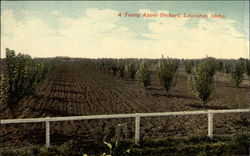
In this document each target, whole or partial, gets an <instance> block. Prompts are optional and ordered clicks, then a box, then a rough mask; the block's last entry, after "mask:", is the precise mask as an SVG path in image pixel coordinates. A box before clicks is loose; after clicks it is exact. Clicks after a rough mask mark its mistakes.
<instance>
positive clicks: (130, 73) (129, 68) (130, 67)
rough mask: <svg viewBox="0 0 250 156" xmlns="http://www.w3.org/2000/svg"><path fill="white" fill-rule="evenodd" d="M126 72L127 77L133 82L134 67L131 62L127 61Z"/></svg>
mask: <svg viewBox="0 0 250 156" xmlns="http://www.w3.org/2000/svg"><path fill="white" fill-rule="evenodd" d="M125 70H126V73H127V74H128V77H129V78H130V80H131V81H132V82H133V81H134V79H135V75H136V67H135V65H134V64H133V63H129V64H127V66H126V69H125Z"/></svg>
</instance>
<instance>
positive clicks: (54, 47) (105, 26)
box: [1, 8, 249, 58]
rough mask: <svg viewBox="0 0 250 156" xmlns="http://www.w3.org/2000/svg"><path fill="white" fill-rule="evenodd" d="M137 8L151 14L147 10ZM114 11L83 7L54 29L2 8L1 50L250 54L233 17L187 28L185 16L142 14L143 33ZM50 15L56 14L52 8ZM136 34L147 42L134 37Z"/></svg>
mask: <svg viewBox="0 0 250 156" xmlns="http://www.w3.org/2000/svg"><path fill="white" fill-rule="evenodd" d="M139 12H143V13H144V12H147V13H153V11H150V10H148V9H142V10H139ZM156 12H157V13H160V12H164V13H167V12H168V11H166V10H160V11H159V10H158V11H156ZM118 13H119V12H118V11H116V10H111V9H97V8H91V9H86V10H85V12H84V14H83V15H81V16H79V17H78V18H72V17H62V16H60V17H57V19H58V20H57V21H54V22H58V25H60V27H58V28H56V29H55V28H52V27H50V26H49V24H48V23H47V21H44V20H42V19H41V18H39V17H38V16H36V17H35V16H29V14H31V13H30V12H25V14H27V18H25V19H24V20H20V19H18V18H16V17H15V16H14V13H13V11H11V10H4V11H3V12H2V15H1V21H2V23H1V26H2V28H1V29H2V30H3V31H2V34H1V45H2V46H1V51H2V52H4V51H5V48H11V49H15V50H17V51H20V52H24V53H28V54H30V55H32V56H35V57H49V56H71V57H90V58H97V57H115V58H121V57H139V58H143V57H144V58H145V57H147V58H160V57H161V55H162V54H163V55H164V56H169V57H178V58H202V57H205V56H206V55H209V56H213V57H218V58H239V57H248V54H247V52H248V50H249V41H247V40H246V39H245V35H243V34H241V33H239V32H238V31H237V30H236V28H235V24H236V23H235V21H234V20H230V19H209V20H207V19H197V20H198V21H197V25H195V26H193V27H191V28H190V27H187V25H188V22H190V19H188V18H185V19H181V18H178V19H176V18H151V19H150V20H146V19H144V18H141V19H138V20H142V22H141V24H143V25H144V28H145V29H147V30H148V31H147V33H141V32H140V31H139V32H137V31H135V29H134V28H135V27H136V25H135V24H133V25H132V24H131V25H128V24H124V23H126V20H131V19H127V18H120V17H119V18H118V17H117V14H118ZM51 14H54V15H59V14H60V12H58V11H56V10H54V11H52V12H51ZM143 21H144V22H143ZM138 35H139V36H142V37H145V38H147V40H146V39H142V38H140V39H138V38H137V36H138ZM2 56H3V53H2Z"/></svg>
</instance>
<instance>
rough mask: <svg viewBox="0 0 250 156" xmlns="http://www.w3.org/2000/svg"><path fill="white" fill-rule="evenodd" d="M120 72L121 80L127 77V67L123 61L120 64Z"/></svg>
mask: <svg viewBox="0 0 250 156" xmlns="http://www.w3.org/2000/svg"><path fill="white" fill-rule="evenodd" d="M118 71H119V76H120V78H122V79H123V78H124V75H125V65H124V63H123V62H121V61H119V62H118Z"/></svg>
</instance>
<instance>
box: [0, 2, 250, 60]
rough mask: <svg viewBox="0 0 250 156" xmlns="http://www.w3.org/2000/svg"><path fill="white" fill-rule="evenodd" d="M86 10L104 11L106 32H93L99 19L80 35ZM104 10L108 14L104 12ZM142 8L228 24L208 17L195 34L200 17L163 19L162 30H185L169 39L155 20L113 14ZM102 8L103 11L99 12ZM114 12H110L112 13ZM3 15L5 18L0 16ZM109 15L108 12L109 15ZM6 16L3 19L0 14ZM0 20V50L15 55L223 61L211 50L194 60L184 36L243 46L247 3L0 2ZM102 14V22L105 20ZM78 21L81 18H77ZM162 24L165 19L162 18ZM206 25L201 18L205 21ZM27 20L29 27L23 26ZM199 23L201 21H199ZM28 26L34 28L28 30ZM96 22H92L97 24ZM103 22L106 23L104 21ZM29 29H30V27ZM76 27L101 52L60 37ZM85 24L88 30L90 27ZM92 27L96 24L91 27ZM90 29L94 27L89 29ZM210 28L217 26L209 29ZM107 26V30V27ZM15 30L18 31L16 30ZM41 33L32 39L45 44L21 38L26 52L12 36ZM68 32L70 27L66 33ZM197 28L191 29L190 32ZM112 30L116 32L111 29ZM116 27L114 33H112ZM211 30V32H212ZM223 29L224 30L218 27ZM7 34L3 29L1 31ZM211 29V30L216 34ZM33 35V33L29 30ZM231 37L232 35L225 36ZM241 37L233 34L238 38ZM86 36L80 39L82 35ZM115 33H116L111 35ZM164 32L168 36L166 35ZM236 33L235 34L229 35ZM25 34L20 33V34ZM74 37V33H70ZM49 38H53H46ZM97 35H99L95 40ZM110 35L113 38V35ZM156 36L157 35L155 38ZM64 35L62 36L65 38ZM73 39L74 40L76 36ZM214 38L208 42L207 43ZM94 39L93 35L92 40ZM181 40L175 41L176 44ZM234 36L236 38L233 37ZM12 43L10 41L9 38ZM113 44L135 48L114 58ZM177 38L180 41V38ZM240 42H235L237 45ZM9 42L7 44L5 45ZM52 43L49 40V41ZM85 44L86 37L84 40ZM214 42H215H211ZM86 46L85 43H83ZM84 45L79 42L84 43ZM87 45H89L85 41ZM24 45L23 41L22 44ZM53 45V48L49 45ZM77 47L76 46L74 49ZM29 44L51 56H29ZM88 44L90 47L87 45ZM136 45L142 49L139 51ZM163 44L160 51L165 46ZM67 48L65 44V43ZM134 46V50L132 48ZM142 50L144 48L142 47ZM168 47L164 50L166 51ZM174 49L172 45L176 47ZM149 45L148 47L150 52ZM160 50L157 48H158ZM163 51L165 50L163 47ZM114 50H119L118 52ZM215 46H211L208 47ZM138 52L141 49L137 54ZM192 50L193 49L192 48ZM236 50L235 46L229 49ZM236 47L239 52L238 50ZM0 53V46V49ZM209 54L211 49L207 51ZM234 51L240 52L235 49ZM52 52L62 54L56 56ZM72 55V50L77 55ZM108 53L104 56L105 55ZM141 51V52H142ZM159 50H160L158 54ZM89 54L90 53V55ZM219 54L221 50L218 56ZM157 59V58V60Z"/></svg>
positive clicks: (247, 9) (240, 52)
mask: <svg viewBox="0 0 250 156" xmlns="http://www.w3.org/2000/svg"><path fill="white" fill-rule="evenodd" d="M89 9H96V11H95V12H94V13H95V14H96V15H100V14H102V12H103V11H104V14H107V16H110V18H113V19H114V21H113V20H110V19H108V20H110V23H111V24H112V26H111V27H112V29H109V28H107V29H106V28H105V30H103V31H105V32H103V31H102V32H99V30H98V31H97V30H96V29H97V28H99V27H100V26H101V24H104V23H102V22H100V20H98V21H95V19H93V23H94V22H100V26H97V28H96V29H95V30H92V29H89V28H88V31H87V30H86V31H87V32H82V31H84V30H83V29H85V28H83V27H84V26H86V25H85V24H84V22H86V21H88V22H90V23H91V18H95V17H92V16H89V18H90V19H87V16H88V15H87V11H88V10H89ZM107 9H108V10H110V11H111V12H110V13H107V12H109V11H107ZM142 9H147V10H150V11H152V12H157V11H159V10H162V11H168V12H170V13H202V14H208V13H217V14H222V15H225V19H223V20H230V21H222V22H216V23H215V25H213V19H212V20H211V19H209V20H207V21H208V22H205V23H206V26H205V27H206V29H207V28H208V29H209V30H210V29H211V32H207V31H206V32H201V30H200V29H201V28H199V29H198V27H199V26H200V25H201V24H202V20H204V19H198V18H196V19H189V20H188V21H185V24H183V23H182V22H180V20H179V21H178V19H176V22H174V21H173V22H170V23H168V21H166V23H165V24H166V28H167V26H169V24H172V25H173V27H176V28H178V27H180V28H182V27H184V28H186V30H185V31H180V33H178V31H176V32H173V34H174V33H175V34H174V37H173V38H172V40H171V39H169V38H171V31H164V30H162V29H164V27H163V26H160V25H161V23H160V22H159V21H155V20H145V19H143V18H120V19H117V18H119V17H117V16H116V13H117V12H121V13H124V12H130V13H139V11H140V10H142ZM105 10H106V11H105ZM112 11H114V12H112ZM4 13H5V14H4ZM112 13H113V14H112ZM3 15H6V17H5V18H3V17H2V16H3ZM1 17H2V21H1V22H2V23H3V24H1V25H3V26H2V27H1V29H2V31H1V39H3V40H4V41H1V43H2V46H3V47H4V48H5V47H8V48H11V49H16V50H18V51H22V50H24V51H25V52H28V53H30V54H31V55H32V56H55V55H69V56H76V57H152V58H157V57H160V56H161V55H160V54H161V53H163V51H167V49H169V52H167V53H166V54H165V55H170V57H182V54H183V53H185V54H183V57H184V58H187V57H202V56H205V54H208V55H211V56H213V55H215V56H214V57H223V55H216V54H217V53H218V52H212V53H211V54H210V53H209V52H208V50H207V51H205V52H201V53H200V55H198V56H197V54H198V53H199V52H198V51H196V52H195V55H193V54H191V52H192V51H194V49H193V46H189V45H191V44H194V45H195V42H196V40H197V39H196V40H193V41H190V39H188V38H192V33H193V32H197V33H198V35H200V36H197V38H199V37H203V38H204V39H202V40H205V38H206V35H207V36H208V38H209V39H210V42H209V43H207V45H206V43H205V41H204V42H202V43H201V44H203V45H202V46H203V47H204V46H211V45H215V44H218V45H217V46H219V45H220V44H219V43H220V41H223V40H225V39H226V38H227V37H228V38H229V40H230V42H228V43H225V45H221V46H222V47H225V46H227V44H231V43H237V46H242V43H241V42H243V39H244V41H245V42H246V43H247V42H248V43H249V2H248V1H238V2H237V1H212V2H211V1H192V2H188V1H176V2H171V1H165V2H164V1H158V2H142V1H139V2H131V1H120V2H117V1H103V2H102V1H93V2H86V1H73V2H69V1H60V2H57V1H43V2H42V1H12V2H11V1H3V2H2V1H1ZM65 18H67V19H70V20H71V21H70V22H72V24H71V23H70V22H69V23H65V22H64V23H63V24H62V20H63V19H65ZM106 18H107V17H106V16H105V20H106ZM6 19H11V20H6ZM81 19H82V20H81ZM165 20H168V19H165ZM205 21H206V20H205ZM8 22H10V23H11V22H14V23H13V25H9V27H13V29H11V30H9V29H10V28H6V27H4V25H7V24H8ZM29 22H30V24H29ZM36 22H37V23H40V25H41V27H39V28H34V27H35V23H36ZM203 22H204V21H203ZM224 23H225V25H226V24H228V26H225V31H224V30H222V31H219V32H220V33H221V34H219V36H220V37H221V40H218V41H215V40H216V39H217V38H218V37H216V36H215V34H214V36H210V35H209V34H211V33H215V30H216V29H218V27H219V26H220V25H224ZM33 24H34V26H33ZM97 24H98V23H97ZM105 24H108V23H105ZM31 25H32V26H31ZM81 26H82V29H79V32H81V33H82V34H81V33H79V35H82V36H80V37H82V38H85V37H86V36H88V37H90V36H91V34H92V35H93V34H94V36H95V37H96V36H99V38H100V40H98V39H96V40H95V42H98V43H100V45H98V44H96V46H97V47H102V48H103V50H102V51H100V49H98V48H96V47H91V44H88V48H87V49H86V50H89V53H87V52H81V49H84V46H83V45H82V44H81V43H78V41H77V40H75V41H73V40H72V39H73V38H75V37H76V36H71V35H69V33H66V34H65V31H66V32H67V31H68V32H72V34H74V32H73V30H74V31H76V32H77V30H76V28H79V27H81ZM88 26H90V27H91V24H89V25H88ZM95 26H96V25H95ZM95 26H94V27H95ZM215 26H217V27H216V28H215ZM108 27H109V26H108ZM19 28H20V30H19ZM43 28H44V30H43V32H41V33H40V34H37V37H39V38H40V39H43V37H44V39H43V40H51V41H48V42H47V43H46V42H45V43H43V44H38V45H37V43H38V42H41V41H40V40H38V39H37V42H35V40H36V37H35V36H31V35H30V36H29V37H28V38H26V39H30V40H33V41H29V42H30V44H32V46H33V48H32V46H31V48H29V47H28V46H29V45H28V44H27V45H23V46H24V47H21V46H22V44H21V43H22V42H27V40H26V41H25V39H24V38H22V37H20V36H21V35H20V33H16V32H14V31H15V29H18V30H19V31H22V30H24V31H25V32H30V33H32V31H36V30H37V29H43ZM70 28H72V29H70ZM158 28H159V32H157V29H158ZM194 28H197V29H194ZM114 29H116V30H117V31H114ZM118 29H119V30H118ZM189 29H190V33H189V35H187V33H188V30H189ZM212 29H213V30H212ZM222 29H224V28H222ZM234 29H235V30H234ZM7 30H8V31H7ZM121 31H122V32H121ZM216 31H217V30H216ZM111 32H112V33H114V34H113V36H111V35H108V36H107V38H108V39H109V40H105V38H104V37H103V36H105V33H111ZM34 33H37V32H34ZM230 33H231V34H234V35H231V36H230ZM238 33H239V34H241V35H239V34H238ZM48 34H50V38H48ZM84 34H86V36H85V35H84ZM116 34H117V35H116ZM124 34H129V35H128V36H124ZM168 34H169V35H168ZM235 34H237V35H235ZM24 35H25V34H24ZM76 35H77V33H76ZM118 35H121V37H120V38H117V36H118ZM160 35H165V36H160ZM177 35H180V36H179V37H176V36H177ZM182 35H183V36H184V37H183V38H187V39H186V40H184V39H183V38H182V37H181V36H182ZM53 36H55V38H54V39H53V38H52V37H53ZM100 36H101V37H100ZM114 36H115V37H114ZM156 36H157V37H156ZM67 37H68V38H67ZM77 37H79V36H77ZM164 37H168V40H166V41H164V40H163V39H162V38H164ZM213 37H214V39H213ZM96 38H98V37H96ZM180 38H181V40H179V39H180ZM235 38H239V40H237V39H235ZM12 39H13V40H12ZM117 39H121V40H119V43H117V44H116V45H117V47H115V50H117V51H120V50H121V51H122V50H124V46H125V45H126V44H129V47H127V48H128V49H126V50H129V48H132V49H137V51H138V52H137V51H133V52H130V53H126V51H123V52H120V53H119V52H117V53H115V54H114V51H113V52H110V51H112V45H110V43H109V42H112V41H117ZM182 39H183V40H182ZM240 39H241V41H240ZM10 40H11V41H10ZM52 40H53V42H52ZM86 40H87V39H86ZM185 41H188V42H190V43H189V44H185V46H184V45H183V49H180V47H182V46H181V45H175V44H170V43H171V42H181V43H182V42H185ZM212 41H214V42H215V43H211V42H212ZM54 42H56V43H57V44H63V45H65V43H69V44H70V42H72V46H73V45H74V47H72V48H73V49H74V48H75V49H74V50H75V53H67V52H66V51H64V52H63V50H65V49H67V48H68V49H70V47H64V48H63V49H62V50H60V46H58V45H57V44H54ZM86 42H88V41H86ZM86 42H85V43H86ZM165 42H167V43H169V45H168V44H167V45H166V44H164V43H165ZM91 43H94V41H93V42H91ZM25 44H26V43H25ZM51 44H53V45H51ZM78 44H79V48H77V46H78ZM149 44H152V45H153V46H150V45H149ZM35 45H36V46H37V48H38V49H39V47H43V48H42V50H46V48H44V46H47V45H48V47H49V48H48V51H49V50H53V48H54V50H55V51H57V52H47V53H42V52H41V51H39V50H38V49H37V51H39V52H36V53H35V52H32V51H34V50H35V49H34V48H35ZM93 45H94V44H93ZM140 45H141V46H142V47H140ZM165 45H166V47H165ZM69 46H70V45H69ZM133 46H135V48H133ZM146 46H148V47H146ZM169 46H170V47H169ZM174 46H177V47H176V48H175V47H174ZM152 47H154V49H153V48H152ZM161 47H162V48H161ZM168 47H169V48H168ZM188 47H189V48H190V50H187V52H184V51H183V50H184V49H185V50H186V49H187V48H188ZM222 47H219V48H218V49H221V51H226V50H227V49H223V48H222ZM119 48H120V49H119ZM214 48H216V47H214ZM140 49H142V51H140ZM195 49H196V48H195ZM198 49H200V50H202V49H203V48H202V47H198ZM235 49H237V48H235ZM238 49H239V48H238ZM247 49H249V45H248V46H247V47H244V48H242V49H241V50H242V51H238V52H235V53H237V54H235V53H234V54H232V53H233V51H231V52H230V54H229V53H227V52H225V58H230V56H231V58H234V57H237V56H238V57H247V56H248V54H245V53H248V52H247ZM2 50H3V49H2V48H1V51H2ZM210 50H213V51H214V49H213V48H212V49H210ZM239 50H240V49H239ZM58 51H62V52H61V53H60V52H58ZM77 51H78V52H77ZM107 51H109V52H107ZM143 51H145V52H143ZM152 51H157V52H152ZM159 51H160V52H159ZM175 51H177V53H178V54H176V55H174V54H175ZM90 53H92V54H90ZM222 53H223V52H222ZM158 55H159V56H158Z"/></svg>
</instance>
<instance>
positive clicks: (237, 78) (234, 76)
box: [230, 60, 244, 87]
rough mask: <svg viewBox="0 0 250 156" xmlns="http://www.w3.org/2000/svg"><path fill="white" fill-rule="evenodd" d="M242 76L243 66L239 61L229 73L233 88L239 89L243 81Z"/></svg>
mask: <svg viewBox="0 0 250 156" xmlns="http://www.w3.org/2000/svg"><path fill="white" fill-rule="evenodd" d="M243 74H244V64H243V63H242V61H241V60H240V61H237V62H236V63H235V64H234V66H233V68H232V70H231V72H230V76H231V81H232V83H233V85H234V86H236V87H239V85H240V84H241V83H242V81H243Z"/></svg>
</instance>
